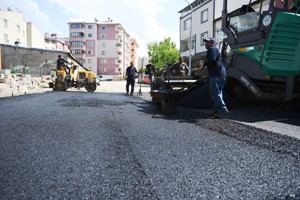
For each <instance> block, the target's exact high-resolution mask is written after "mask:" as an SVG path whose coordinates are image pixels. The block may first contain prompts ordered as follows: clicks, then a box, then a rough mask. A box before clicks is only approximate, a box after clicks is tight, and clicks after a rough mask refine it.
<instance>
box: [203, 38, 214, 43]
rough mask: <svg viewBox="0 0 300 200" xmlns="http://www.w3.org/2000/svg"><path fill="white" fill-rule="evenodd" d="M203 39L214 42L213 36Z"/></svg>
mask: <svg viewBox="0 0 300 200" xmlns="http://www.w3.org/2000/svg"><path fill="white" fill-rule="evenodd" d="M205 41H208V42H211V43H215V42H216V40H215V38H213V37H207V38H204V39H203V42H205Z"/></svg>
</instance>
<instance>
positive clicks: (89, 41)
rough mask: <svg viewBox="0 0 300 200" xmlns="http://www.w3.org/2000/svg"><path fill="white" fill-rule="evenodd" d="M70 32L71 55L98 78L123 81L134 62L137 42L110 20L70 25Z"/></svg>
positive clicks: (70, 23)
mask: <svg viewBox="0 0 300 200" xmlns="http://www.w3.org/2000/svg"><path fill="white" fill-rule="evenodd" d="M69 33H70V35H69V36H70V40H69V41H70V49H71V53H73V54H74V55H75V56H76V57H77V58H78V59H79V60H80V61H81V62H82V63H83V65H84V66H85V67H87V68H90V69H91V71H93V72H94V73H96V74H98V75H113V78H114V79H122V78H124V72H125V70H126V67H127V66H129V63H130V61H131V60H134V61H135V62H136V63H137V58H138V56H137V49H138V44H137V42H136V41H135V40H134V39H132V38H130V36H129V34H128V33H127V32H126V31H125V29H124V28H123V27H122V25H121V24H119V23H112V21H111V20H110V19H109V20H108V21H106V22H101V23H98V22H69ZM133 43H134V50H132V45H133Z"/></svg>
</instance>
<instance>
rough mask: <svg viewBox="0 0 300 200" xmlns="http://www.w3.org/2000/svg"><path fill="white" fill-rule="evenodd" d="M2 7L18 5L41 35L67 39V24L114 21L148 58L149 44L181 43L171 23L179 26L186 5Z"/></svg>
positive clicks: (131, 0)
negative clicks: (167, 41)
mask: <svg viewBox="0 0 300 200" xmlns="http://www.w3.org/2000/svg"><path fill="white" fill-rule="evenodd" d="M3 1H4V3H3ZM2 5H10V7H11V8H12V9H14V8H13V5H16V6H15V7H16V8H18V10H20V11H22V12H23V13H24V15H25V16H26V20H27V21H31V22H33V24H34V25H35V26H36V27H38V28H39V29H40V30H41V31H42V32H48V33H58V34H59V35H63V36H67V35H68V25H67V23H68V22H71V21H87V22H90V21H94V19H95V18H97V19H98V20H99V21H104V20H107V19H108V18H111V19H112V20H113V22H116V23H120V24H122V26H123V27H124V28H125V30H126V31H127V32H128V33H129V34H130V36H131V37H133V38H135V39H136V40H137V41H138V43H139V45H140V52H141V53H140V55H141V56H145V55H146V44H147V43H150V42H155V41H157V42H158V41H162V40H163V39H164V38H166V37H171V38H172V41H174V42H175V43H178V41H179V30H178V27H179V26H178V24H177V25H176V27H171V26H170V24H172V23H170V22H171V21H172V22H174V20H175V21H176V22H177V21H178V22H179V15H178V14H177V12H178V10H180V9H182V8H183V7H184V6H186V3H185V1H184V0H151V1H149V0H139V1H137V0H109V1H107V0H89V1H83V0H63V1H61V0H48V1H47V0H46V1H45V0H22V1H19V0H2V2H1V6H2ZM175 5H179V7H176V6H175ZM180 5H182V6H181V7H180ZM174 7H175V8H174ZM174 9H178V10H174ZM167 26H168V28H166V27H167ZM170 27H171V28H170Z"/></svg>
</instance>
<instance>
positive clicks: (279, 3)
mask: <svg viewBox="0 0 300 200" xmlns="http://www.w3.org/2000/svg"><path fill="white" fill-rule="evenodd" d="M223 2H224V7H223V14H222V17H223V18H224V19H226V20H223V22H222V30H223V31H224V33H225V34H226V35H227V36H228V39H227V42H228V43H229V44H230V45H231V46H235V45H237V46H240V45H245V44H247V43H248V44H250V45H251V44H252V45H253V44H259V43H264V42H265V40H266V38H267V37H268V34H269V31H270V29H271V26H272V22H273V21H274V19H275V18H276V14H277V12H291V13H295V12H296V13H299V12H300V9H299V8H300V0H258V1H250V2H249V4H247V5H243V6H242V7H241V8H239V9H237V10H235V11H233V12H232V13H230V14H228V13H227V0H224V1H223Z"/></svg>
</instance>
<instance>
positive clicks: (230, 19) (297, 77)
mask: <svg viewBox="0 0 300 200" xmlns="http://www.w3.org/2000/svg"><path fill="white" fill-rule="evenodd" d="M229 2H230V3H236V1H234V0H223V11H222V31H223V32H224V33H225V34H226V35H227V38H225V39H224V41H223V45H222V56H223V60H224V61H225V62H226V64H227V76H228V80H227V83H226V87H225V92H228V93H230V94H231V95H233V96H234V97H235V98H237V99H238V100H240V101H245V100H247V101H260V100H264V101H269V102H270V101H272V102H274V101H277V102H281V103H282V102H285V103H287V104H289V105H295V104H296V105H298V106H299V104H300V14H299V13H300V1H299V0H258V1H252V0H250V2H249V4H248V5H242V6H241V8H240V9H237V10H235V11H233V12H231V13H228V12H227V4H228V3H229ZM227 47H230V48H227ZM229 49H230V51H229ZM228 52H230V53H228Z"/></svg>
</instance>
